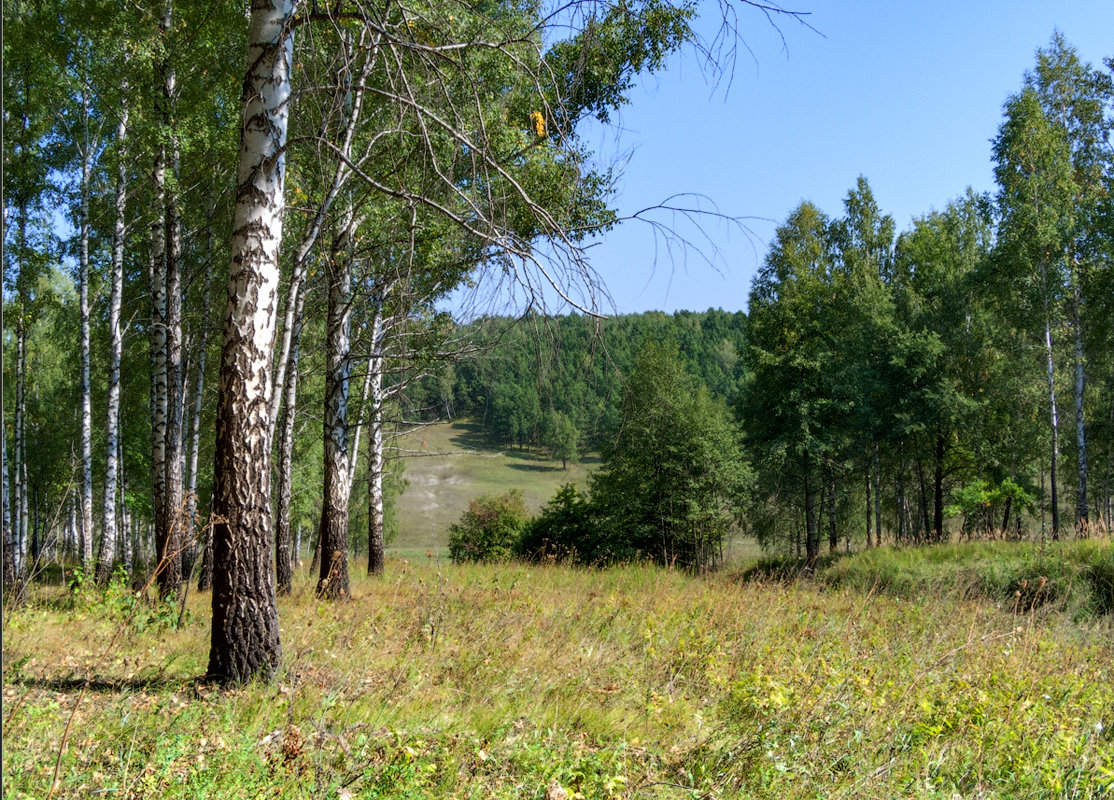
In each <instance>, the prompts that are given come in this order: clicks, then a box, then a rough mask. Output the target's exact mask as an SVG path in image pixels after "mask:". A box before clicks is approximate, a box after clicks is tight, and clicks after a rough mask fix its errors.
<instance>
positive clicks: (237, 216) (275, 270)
mask: <svg viewBox="0 0 1114 800" xmlns="http://www.w3.org/2000/svg"><path fill="white" fill-rule="evenodd" d="M294 8H295V2H294V0H253V2H252V5H251V21H250V25H249V32H248V51H247V59H246V65H247V66H246V76H245V80H244V93H243V110H242V126H241V129H240V159H239V169H238V174H237V190H236V207H235V212H234V216H233V225H232V231H233V233H232V248H231V249H232V257H231V268H230V276H229V284H228V304H227V306H226V310H225V324H224V333H223V340H224V341H223V347H222V352H221V369H220V386H219V391H218V403H217V447H216V470H215V480H214V492H213V495H214V496H213V511H214V517H215V521H214V525H213V623H212V640H211V645H210V650H209V667H208V675H209V677H210V678H211V679H213V680H216V681H219V682H222V683H236V682H241V681H244V680H247V679H249V678H251V677H254V676H261V677H270V676H271V675H273V674H274V672H275V670H276V669H277V668H278V665H279V661H280V660H281V657H282V648H281V645H280V643H279V630H278V613H277V610H276V607H275V587H274V577H273V575H274V573H273V569H272V565H271V515H270V494H271V491H270V489H271V486H270V482H271V469H270V467H271V464H270V462H271V441H270V439H271V437H270V427H271V426H270V423H271V420H270V399H271V398H270V372H271V356H272V348H273V346H274V338H275V324H276V318H277V313H278V285H279V277H280V272H279V248H280V245H281V242H282V215H283V208H284V198H283V183H284V178H285V152H284V151H285V146H286V134H287V125H288V115H289V102H290V69H291V60H292V57H293V45H294V36H293V31H292V30H291V29H290V22H291V20H292V19H293V15H294Z"/></svg>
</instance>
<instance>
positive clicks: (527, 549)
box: [515, 483, 604, 564]
mask: <svg viewBox="0 0 1114 800" xmlns="http://www.w3.org/2000/svg"><path fill="white" fill-rule="evenodd" d="M603 544H604V543H603V542H601V540H600V535H599V526H598V525H597V524H596V522H595V519H594V515H593V513H592V507H591V503H590V501H589V498H588V495H587V494H585V493H583V492H581V491H579V490H578V489H577V488H576V486H574V485H573V484H571V483H566V484H564V485H563V486H562V487H561V488H560V489H558V490H557V494H555V495H554V496H553V499H552V500H550V501H549V502H548V503H547V504H546V506H545V508H543V509H542V513H541V514H540V515H539V516H538V517H536V518H535V519H533V520H531V521H530V522H529V524H527V525H526V526H525V527H523V529H522V535H521V536H520V537H519V539H518V541H517V542H516V543H515V555H517V556H518V557H519V558H522V559H525V560H527V561H541V560H546V559H555V560H559V561H574V562H576V563H580V564H583V563H593V562H594V561H596V560H599V555H600V554H599V550H600V547H601V545H603Z"/></svg>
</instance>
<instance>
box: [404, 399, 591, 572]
mask: <svg viewBox="0 0 1114 800" xmlns="http://www.w3.org/2000/svg"><path fill="white" fill-rule="evenodd" d="M396 444H397V445H398V446H399V447H400V448H402V449H404V450H405V451H407V452H408V454H410V455H411V457H408V458H407V459H406V472H405V475H406V479H407V480H408V481H409V482H410V483H409V486H408V487H407V489H406V491H405V492H403V494H402V496H401V497H400V498H399V501H398V518H399V534H398V538H397V539H396V540H395V541H394V542H393V543H392V545H391V548H390V549H391V552H392V553H394V554H395V555H399V556H404V557H407V558H410V557H415V556H418V555H422V554H424V553H425V552H426V551H429V552H432V553H435V554H441V555H443V554H444V550H445V545H446V543H447V542H448V539H449V532H448V531H449V525H451V524H452V523H454V522H456V521H457V520H458V519H460V515H461V514H462V513H463V512H464V511H465V509H467V508H468V501H469V500H471V499H472V498H474V497H477V496H479V495H481V494H503V493H504V492H506V491H507V490H508V489H511V488H518V489H521V490H522V492H523V494H524V495H525V497H526V504H527V506H528V507H529V508H530V509H531V510H532V511H535V512H536V511H538V510H539V509H541V507H542V506H544V505H545V504H546V503H547V502H548V501H549V499H550V498H551V497H553V495H554V494H555V493H556V492H557V489H558V488H559V487H560V486H561V484H563V483H576V484H578V485H583V484H584V483H586V481H587V476H588V474H589V471H590V470H592V469H594V468H595V466H596V465H597V464H598V459H596V458H595V457H586V458H584V459H583V460H582V461H581V462H580V463H573V464H569V465H568V469H567V470H565V469H562V468H561V462H560V461H552V460H550V459H549V458H547V457H546V456H545V455H543V454H541V453H539V452H537V451H534V450H519V449H517V448H507V449H505V450H501V451H491V450H489V449H487V447H488V446H487V444H486V443H485V442H484V440H483V439H482V438H481V437H480V435H479V425H478V424H476V423H472V422H467V421H460V422H455V423H451V424H442V425H431V426H429V427H427V428H421V429H420V430H418V431H417V432H415V433H413V434H411V435H409V436H406V437H403V438H402V439H400V440H398V441H397V442H396Z"/></svg>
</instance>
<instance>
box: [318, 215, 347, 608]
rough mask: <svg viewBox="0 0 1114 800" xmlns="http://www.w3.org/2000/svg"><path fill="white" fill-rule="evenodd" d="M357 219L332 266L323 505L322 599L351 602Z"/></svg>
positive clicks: (341, 236)
mask: <svg viewBox="0 0 1114 800" xmlns="http://www.w3.org/2000/svg"><path fill="white" fill-rule="evenodd" d="M351 223H352V220H351V216H350V215H349V216H348V217H346V219H345V222H344V224H343V226H342V230H341V231H340V232H339V233H338V235H337V238H336V241H335V242H334V246H333V252H332V254H331V258H330V259H329V260H328V275H329V312H328V320H327V323H326V333H325V336H326V361H327V365H326V371H325V410H324V421H323V424H324V435H325V442H324V451H325V455H324V458H325V463H324V479H325V480H324V490H323V496H322V505H321V533H320V539H321V545H320V546H321V556H322V557H321V571H320V573H319V576H318V581H317V595H318V596H319V597H322V598H327V599H330V600H336V599H338V598H343V597H347V596H348V498H349V493H350V491H351V487H352V482H351V480H350V478H349V476H348V389H349V381H350V377H351V373H352V359H351V352H350V348H351V336H350V324H351V308H352V262H351V253H350V249H351V227H350V226H351Z"/></svg>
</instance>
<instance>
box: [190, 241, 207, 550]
mask: <svg viewBox="0 0 1114 800" xmlns="http://www.w3.org/2000/svg"><path fill="white" fill-rule="evenodd" d="M212 275H213V229H212V225H210V226H209V229H208V231H207V234H206V239H205V289H204V293H203V295H202V297H203V300H202V309H201V342H200V343H199V344H198V351H199V352H198V354H197V380H196V381H195V383H194V398H193V421H192V423H191V425H190V428H191V436H190V461H189V486H188V487H187V489H186V504H187V508H188V528H187V532H188V537H187V538H188V539H189V541H190V542H196V541H197V538H198V537H197V467H198V463H199V461H200V453H201V408H202V400H203V399H204V394H205V361H206V351H207V350H208V349H209V327H210V326H209V316H210V313H209V311H210V300H209V290H210V288H211V282H212ZM191 547H193V545H191Z"/></svg>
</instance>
